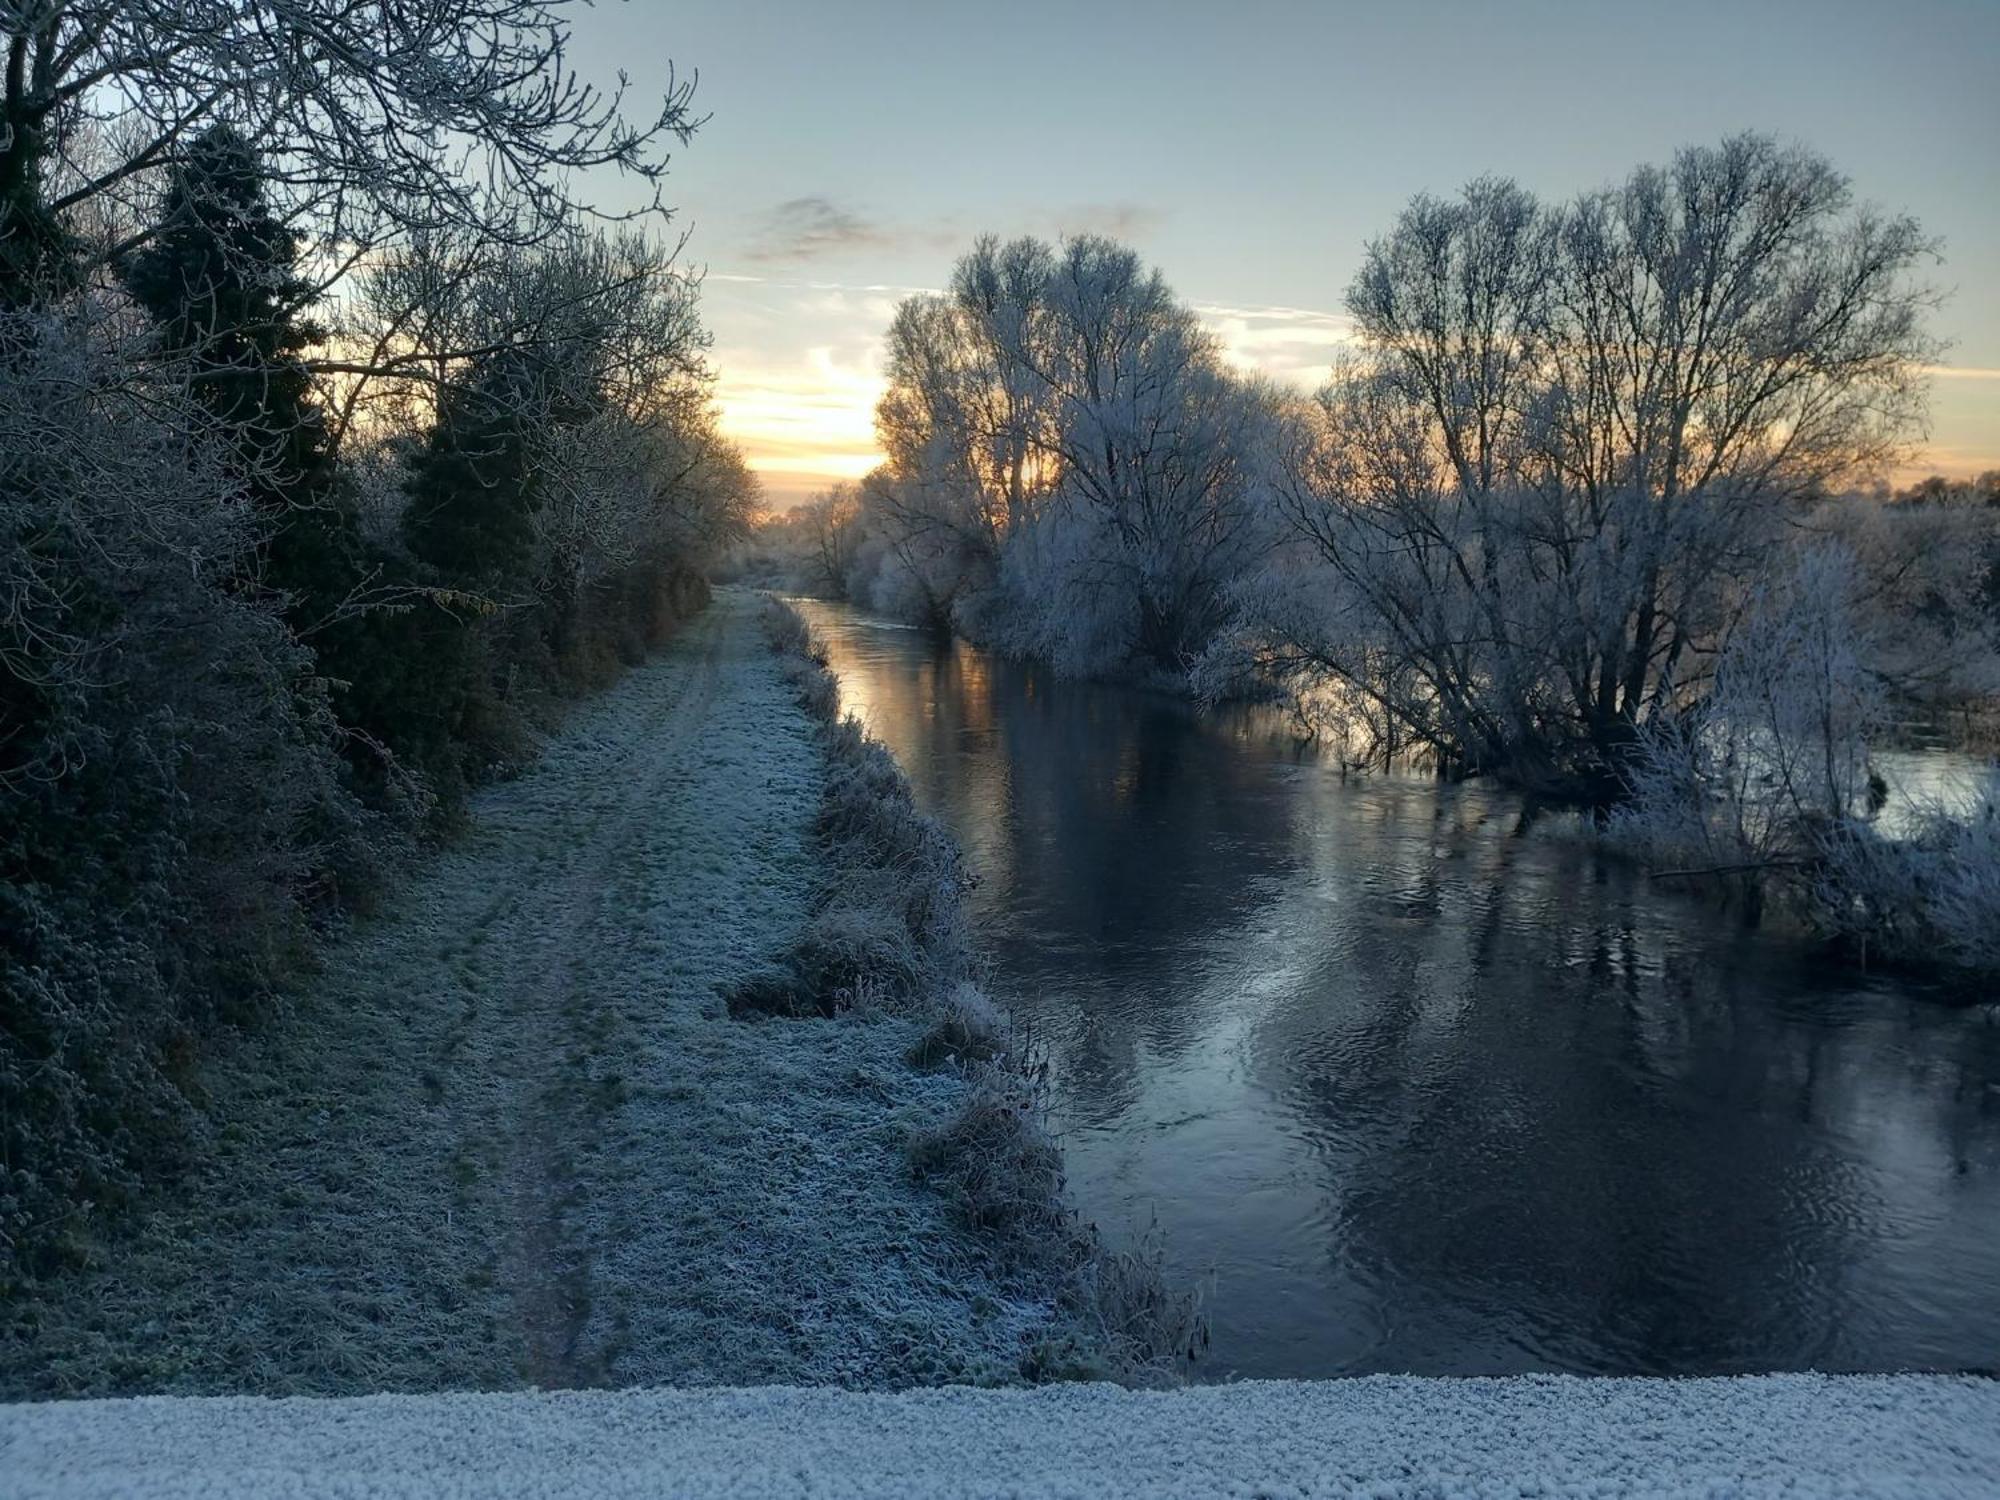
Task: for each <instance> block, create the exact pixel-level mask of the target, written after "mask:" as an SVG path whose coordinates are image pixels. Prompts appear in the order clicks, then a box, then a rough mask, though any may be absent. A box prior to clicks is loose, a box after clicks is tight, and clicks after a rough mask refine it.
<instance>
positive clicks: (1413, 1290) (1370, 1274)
mask: <svg viewBox="0 0 2000 1500" xmlns="http://www.w3.org/2000/svg"><path fill="white" fill-rule="evenodd" d="M803 607H804V608H805V610H806V611H807V613H808V614H809V616H810V617H811V619H812V621H813V623H814V625H815V626H816V628H817V629H818V630H819V631H820V633H821V634H822V635H823V636H824V637H825V639H826V641H827V644H828V647H829V649H830V654H831V658H832V665H833V669H834V671H835V672H836V673H837V674H838V676H839V678H840V682H841V690H842V694H843V698H844V701H845V703H846V705H847V707H848V709H849V711H851V712H853V713H856V714H858V715H859V716H860V717H861V718H862V719H863V721H864V722H865V723H866V724H867V726H868V728H869V729H870V730H871V731H872V732H873V733H874V734H876V735H877V736H879V737H880V738H881V739H882V740H883V741H885V742H886V743H887V744H888V745H889V746H890V748H891V749H892V750H893V751H894V752H895V754H896V757H897V759H898V760H899V761H900V762H901V763H902V765H903V767H904V769H905V770H906V771H907V772H908V773H909V776H910V780H911V782H912V784H913V785H914V786H915V788H916V794H917V799H918V801H919V803H920V804H921V805H922V806H923V807H924V809H925V810H926V811H929V812H931V813H933V814H935V815H937V816H938V817H940V818H941V819H943V820H944V821H945V822H946V823H947V824H948V825H949V826H950V827H951V829H952V830H953V832H954V833H956V834H957V836H958V838H959V840H960V841H961V843H962V844H963V845H964V847H965V850H966V854H967V856H968V858H969V859H970V861H971V864H972V866H973V867H974V869H975V870H976V871H977V873H978V876H979V882H980V883H979V885H978V886H977V888H976V889H975V890H974V892H973V893H972V906H973V911H974V914H975V917H976V919H977V922H978V925H979V928H980V932H981V936H982V939H983V941H984V945H985V950H986V953H987V955H988V956H989V957H990V959H991V961H992V963H993V966H994V975H993V989H994V991H995V993H996V995H997V997H998V998H1000V999H1002V1000H1003V1001H1005V1002H1006V1004H1007V1005H1008V1006H1009V1007H1010V1008H1011V1009H1012V1011H1013V1013H1014V1015H1015V1016H1016V1018H1017V1019H1018V1020H1019V1021H1021V1022H1023V1023H1025V1024H1026V1025H1027V1026H1028V1027H1030V1028H1031V1030H1032V1033H1033V1036H1034V1039H1035V1041H1036V1042H1037V1043H1038V1044H1039V1045H1040V1046H1042V1047H1044V1048H1045V1049H1046V1050H1047V1053H1048V1056H1049V1059H1050V1064H1051V1077H1052V1113H1053V1117H1054V1123H1055V1125H1056V1127H1057V1129H1058V1130H1059V1131H1060V1133H1061V1135H1062V1139H1063V1146H1064V1150H1065V1153H1066V1156H1067V1159H1068V1162H1069V1168H1070V1187H1071V1192H1072V1195H1073V1198H1074V1201H1075V1203H1076V1204H1077V1206H1078V1208H1079V1209H1080V1211H1081V1212H1082V1213H1083V1214H1084V1215H1085V1217H1086V1218H1088V1219H1089V1220H1091V1221H1092V1222H1094V1223H1095V1224H1097V1225H1098V1226H1099V1228H1100V1230H1101V1231H1102V1232H1103V1233H1104V1234H1105V1235H1106V1236H1107V1238H1109V1239H1110V1240H1111V1241H1112V1242H1114V1243H1119V1244H1126V1243H1131V1242H1133V1241H1134V1239H1135V1238H1136V1237H1138V1236H1141V1235H1143V1234H1144V1233H1145V1232H1146V1231H1147V1230H1148V1227H1149V1226H1151V1225H1154V1224H1157V1229H1156V1231H1155V1233H1156V1234H1157V1237H1158V1241H1159V1243H1160V1244H1161V1245H1162V1247H1163V1249H1164V1253H1165V1256H1166V1260H1167V1268H1168V1271H1169V1274H1170V1275H1172V1276H1174V1277H1175V1278H1176V1279H1180V1280H1183V1281H1201V1282H1203V1283H1205V1284H1206V1286H1207V1288H1208V1291H1207V1299H1208V1309H1209V1314H1210V1317H1211V1320H1212V1323H1213V1329H1214V1347H1213V1351H1212V1356H1211V1358H1210V1359H1209V1360H1208V1361H1207V1363H1206V1369H1205V1373H1206V1374H1207V1375H1208V1376H1210V1377H1212V1378H1227V1377H1231V1376H1323V1375H1335V1374H1347V1373H1366V1372H1377V1371H1410V1372H1414V1373H1419V1374H1453V1375H1460V1374H1499V1373H1512V1372H1519V1371H1534V1370H1567V1371H1578V1372H1591V1373H1615V1374H1718V1373H1733V1372H1739V1371H1759V1370H1796V1369H1820V1370H1905V1369H1963V1368H1991V1367H1993V1366H1996V1365H2000V1005H1996V1004H1986V1005H1971V1006H1967V1005H1964V1004H1956V1005H1954V1004H1947V1003H1945V1002H1944V1000H1943V999H1942V997H1941V996H1940V995H1938V994H1935V993H1931V992H1929V991H1927V990H1926V989H1925V988H1924V987H1922V986H1920V985H1916V984H1913V983H1911V982H1910V981H1908V980H1900V981H1899V980H1897V979H1894V978H1890V977H1884V976H1867V975H1855V974H1852V973H1847V972H1841V971H1837V970H1834V969H1831V968H1829V967H1827V966H1824V965H1821V964H1817V963H1816V962H1815V961H1814V958H1813V955H1812V954H1811V952H1810V951H1809V950H1808V949H1807V948H1806V947H1804V946H1803V945H1801V944H1797V943H1794V942H1791V941H1788V940H1786V939H1784V938H1781V937H1777V936H1773V935H1771V934H1769V933H1755V932H1746V931H1744V930H1742V929H1741V928H1740V926H1738V925H1737V924H1736V923H1734V922H1733V921H1732V920H1730V919H1729V918H1727V917H1726V916H1724V915H1722V914H1720V913H1718V912H1717V911H1716V910H1715V909H1714V908H1713V907H1711V906H1709V905H1706V904H1704V903H1703V902H1701V901H1699V900H1695V899H1692V898H1689V897H1686V896H1676V895H1673V894H1670V893H1666V892H1663V891H1661V890H1659V889H1658V888H1656V887H1653V886H1651V885H1650V884H1649V883H1648V882H1647V880H1646V879H1645V878H1644V876H1643V875H1642V874H1640V873H1638V872H1636V871H1634V870H1632V869H1630V868H1629V867H1627V866H1624V865H1622V864H1620V863H1618V862H1616V861H1612V860H1608V859H1605V858H1603V857H1601V856H1599V855H1597V854H1595V853H1594V852H1593V851H1591V850H1590V849H1588V848H1587V847H1585V846H1583V845H1581V844H1580V843H1577V842H1575V841H1565V840H1563V839H1560V838H1552V837H1547V836H1544V835H1542V834H1540V833H1535V834H1530V835H1528V836H1522V835H1521V834H1520V833H1519V831H1518V830H1519V816H1518V809H1517V807H1516V806H1515V805H1514V804H1513V803H1512V802H1511V800H1510V799H1509V798H1507V797H1506V796H1504V795H1501V794H1498V793H1495V792H1492V791H1488V790H1483V789H1480V788H1477V787H1441V786H1439V785H1437V784H1435V783H1434V782H1432V781H1430V780H1428V779H1424V778H1418V777H1393V776H1371V777H1363V778H1355V777H1349V778H1346V779H1343V778H1342V776H1341V775H1340V773H1339V770H1338V767H1337V766H1334V765H1331V764H1329V763H1326V762H1323V761H1321V760H1319V759H1317V758H1316V757H1315V756H1314V755H1313V754H1312V753H1311V752H1310V751H1309V750H1304V749H1301V748H1300V747H1299V746H1298V745H1297V744H1296V743H1295V742H1294V741H1293V740H1292V739H1291V738H1290V737H1289V736H1288V735H1287V734H1286V733H1285V732H1284V730H1283V727H1282V725H1281V724H1280V723H1279V722H1278V721H1277V720H1276V719H1275V718H1274V716H1271V715H1269V714H1263V713H1259V712H1256V711H1247V710H1246V711H1243V712H1240V713H1230V714H1223V715H1210V716H1205V717H1198V716H1196V715H1194V714H1192V713H1191V712H1189V711H1188V710H1186V709H1185V708H1184V707H1182V706H1181V705H1178V704H1176V703H1173V702H1171V701H1169V700H1166V699H1163V698H1159V697H1156V696H1151V695H1147V694H1143V693H1138V692H1133V691H1128V690H1124V689H1118V688H1110V687H1101V686H1089V685H1082V684H1076V683H1069V682H1062V681H1058V680H1056V679H1054V678H1052V677H1051V676H1049V675H1048V674H1047V673H1046V672H1043V671H1040V670H1037V669H1034V668H1030V667H1025V666H1022V665H1020V664H1018V663H1012V662H1007V661H1003V660H999V659H996V658H993V657H990V656H987V655H985V654H983V653H981V652H979V651H977V650H974V649H973V648H971V647H969V646H966V645H964V644H963V643H959V644H955V645H952V646H949V647H942V648H941V647H939V646H938V645H936V644H935V643H934V642H932V641H931V640H930V639H929V638H928V637H926V636H925V635H923V634H921V633H918V632H915V631H912V630H908V629H904V628H901V627H898V626H895V625H891V624H887V623H884V622H881V621H878V620H873V619H871V618H869V617H867V616H864V615H861V614H859V613H857V612H855V611H852V610H850V609H847V608H845V607H843V606H836V605H828V604H819V603H811V602H807V603H805V604H804V605H803ZM1996 999H2000V997H1996Z"/></svg>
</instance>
